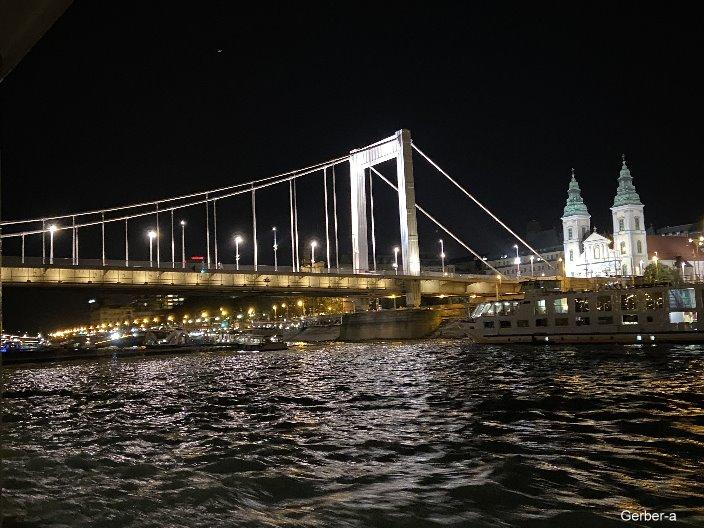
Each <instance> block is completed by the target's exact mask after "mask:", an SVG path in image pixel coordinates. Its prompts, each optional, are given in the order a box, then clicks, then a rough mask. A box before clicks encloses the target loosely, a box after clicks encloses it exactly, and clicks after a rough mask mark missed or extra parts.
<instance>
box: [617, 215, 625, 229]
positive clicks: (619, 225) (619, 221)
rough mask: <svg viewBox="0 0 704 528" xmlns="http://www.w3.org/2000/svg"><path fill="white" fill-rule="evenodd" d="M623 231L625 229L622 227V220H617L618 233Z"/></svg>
mask: <svg viewBox="0 0 704 528" xmlns="http://www.w3.org/2000/svg"><path fill="white" fill-rule="evenodd" d="M624 229H625V227H624V221H623V218H619V219H618V230H619V231H623V230H624Z"/></svg>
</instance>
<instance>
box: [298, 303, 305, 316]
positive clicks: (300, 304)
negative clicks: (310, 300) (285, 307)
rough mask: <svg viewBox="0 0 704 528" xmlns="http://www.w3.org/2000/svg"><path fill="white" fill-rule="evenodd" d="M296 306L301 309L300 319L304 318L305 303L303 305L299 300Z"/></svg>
mask: <svg viewBox="0 0 704 528" xmlns="http://www.w3.org/2000/svg"><path fill="white" fill-rule="evenodd" d="M296 305H297V306H298V307H299V308H300V309H301V317H305V315H306V303H304V302H303V301H302V300H299V301H298V302H297V303H296Z"/></svg>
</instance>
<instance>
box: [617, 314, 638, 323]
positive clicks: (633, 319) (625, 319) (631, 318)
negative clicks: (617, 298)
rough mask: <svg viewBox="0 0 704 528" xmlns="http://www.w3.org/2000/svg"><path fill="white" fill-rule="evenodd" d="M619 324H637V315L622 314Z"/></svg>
mask: <svg viewBox="0 0 704 528" xmlns="http://www.w3.org/2000/svg"><path fill="white" fill-rule="evenodd" d="M621 324H625V325H631V324H638V315H637V314H623V315H622V316H621Z"/></svg>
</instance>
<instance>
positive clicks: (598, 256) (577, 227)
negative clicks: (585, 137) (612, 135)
mask: <svg viewBox="0 0 704 528" xmlns="http://www.w3.org/2000/svg"><path fill="white" fill-rule="evenodd" d="M611 217H612V221H613V241H612V240H609V239H608V238H606V237H605V236H603V235H600V234H599V233H597V232H596V228H594V229H593V230H592V227H591V215H590V214H589V211H588V210H587V206H586V205H585V203H584V200H583V199H582V193H581V189H580V188H579V183H577V179H576V178H575V174H574V169H572V179H571V180H570V184H569V188H568V191H567V203H566V204H565V209H564V213H563V215H562V229H563V240H564V273H565V275H566V276H568V277H607V276H618V275H643V270H644V269H645V266H647V264H648V246H647V237H646V232H645V219H644V217H643V203H642V202H641V201H640V197H639V196H638V193H637V192H636V188H635V186H634V185H633V177H632V176H631V171H630V170H628V166H627V165H626V158H625V156H624V157H623V163H622V166H621V172H620V174H619V177H618V188H617V189H616V196H615V197H614V203H613V205H612V206H611Z"/></svg>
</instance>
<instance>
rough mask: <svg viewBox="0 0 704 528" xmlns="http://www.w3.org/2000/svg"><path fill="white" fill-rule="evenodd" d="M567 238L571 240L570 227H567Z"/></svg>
mask: <svg viewBox="0 0 704 528" xmlns="http://www.w3.org/2000/svg"><path fill="white" fill-rule="evenodd" d="M567 240H572V228H571V227H568V228H567Z"/></svg>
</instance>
